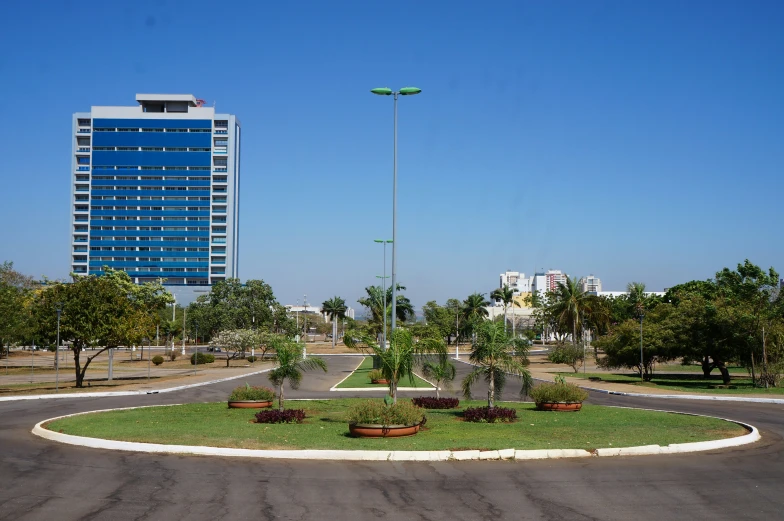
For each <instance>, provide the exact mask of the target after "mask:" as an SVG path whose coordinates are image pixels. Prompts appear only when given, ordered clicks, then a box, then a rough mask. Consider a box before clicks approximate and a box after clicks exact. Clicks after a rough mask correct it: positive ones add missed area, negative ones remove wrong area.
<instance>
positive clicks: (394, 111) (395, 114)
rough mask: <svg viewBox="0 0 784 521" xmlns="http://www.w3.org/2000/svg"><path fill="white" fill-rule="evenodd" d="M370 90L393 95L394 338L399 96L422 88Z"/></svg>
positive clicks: (393, 325)
mask: <svg viewBox="0 0 784 521" xmlns="http://www.w3.org/2000/svg"><path fill="white" fill-rule="evenodd" d="M370 92H372V93H373V94H377V95H379V96H392V97H393V99H394V103H393V114H394V115H393V125H392V133H393V138H392V141H393V146H392V324H391V333H392V338H393V339H394V334H395V313H396V311H397V309H396V308H397V306H396V302H395V301H396V296H395V293H396V288H395V283H396V281H397V97H398V95H400V96H413V95H414V94H419V93H420V92H422V89H418V88H416V87H403V88H402V89H400V90H399V91H393V90H392V89H390V88H388V87H383V88H376V89H371V90H370Z"/></svg>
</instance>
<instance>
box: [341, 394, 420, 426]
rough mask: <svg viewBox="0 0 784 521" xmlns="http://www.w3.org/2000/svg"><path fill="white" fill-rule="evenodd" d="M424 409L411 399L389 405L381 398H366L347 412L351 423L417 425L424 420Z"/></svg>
mask: <svg viewBox="0 0 784 521" xmlns="http://www.w3.org/2000/svg"><path fill="white" fill-rule="evenodd" d="M423 418H424V411H423V410H422V409H420V408H419V407H417V406H415V405H414V404H413V403H411V401H409V400H401V401H399V402H397V403H393V404H391V405H387V404H385V403H384V402H382V401H380V400H366V401H363V402H359V403H356V404H354V405H353V406H351V408H349V410H348V412H347V413H346V420H347V421H348V422H349V423H364V424H370V425H384V426H391V425H416V424H418V423H421V422H422V419H423Z"/></svg>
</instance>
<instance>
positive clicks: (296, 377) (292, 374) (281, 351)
mask: <svg viewBox="0 0 784 521" xmlns="http://www.w3.org/2000/svg"><path fill="white" fill-rule="evenodd" d="M272 347H273V349H274V350H275V364H276V367H275V369H273V370H272V371H270V373H269V381H270V382H272V385H275V386H277V388H278V409H279V410H281V411H282V410H283V403H284V399H283V384H284V383H285V382H286V380H288V381H289V385H291V388H292V389H299V385H300V382H302V372H303V371H309V370H313V369H321V370H323V371H324V372H325V373H326V372H327V363H326V362H325V361H324V360H323V359H321V358H318V357H315V356H311V357H308V358H304V357H303V353H302V346H300V345H299V344H298V343H296V342H294V341H293V340H289V339H285V338H282V337H277V339H275V340H274V345H273V346H272Z"/></svg>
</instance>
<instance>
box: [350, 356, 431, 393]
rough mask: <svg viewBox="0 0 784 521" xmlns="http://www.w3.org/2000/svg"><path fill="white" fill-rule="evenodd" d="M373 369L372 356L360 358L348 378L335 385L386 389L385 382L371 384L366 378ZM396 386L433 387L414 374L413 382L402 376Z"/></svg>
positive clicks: (351, 387)
mask: <svg viewBox="0 0 784 521" xmlns="http://www.w3.org/2000/svg"><path fill="white" fill-rule="evenodd" d="M371 369H373V358H371V357H369V356H366V357H365V358H363V359H362V363H361V364H359V367H357V368H356V369H355V370H354V372H353V373H351V375H349V377H348V378H346V379H345V380H343V381H342V382H340V384H338V385H337V388H338V389H357V388H376V389H386V388H387V385H386V384H383V385H382V384H372V383H370V378H368V373H369V372H370V370H371ZM397 385H398V387H418V388H422V389H433V385H432V384H430V383H429V382H427V381H425V380H423V379H422V378H420V377H418V376H414V381H413V383H412V382H411V381H410V380H409V379H408V378H403V379H402V380H400V381H399V382H398V384H397Z"/></svg>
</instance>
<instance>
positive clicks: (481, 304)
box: [461, 293, 490, 336]
mask: <svg viewBox="0 0 784 521" xmlns="http://www.w3.org/2000/svg"><path fill="white" fill-rule="evenodd" d="M489 305H490V302H488V301H487V299H485V294H484V293H472V294H470V295H468V297H467V298H466V299H465V300H464V301H463V320H461V322H462V323H463V328H464V330H465V331H466V332H467V333H469V334H471V335H472V336H473V334H474V330H475V329H476V326H477V325H478V324H479V323H481V322H482V321H484V319H486V318H487V315H488V314H489V313H488V312H487V306H489Z"/></svg>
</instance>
